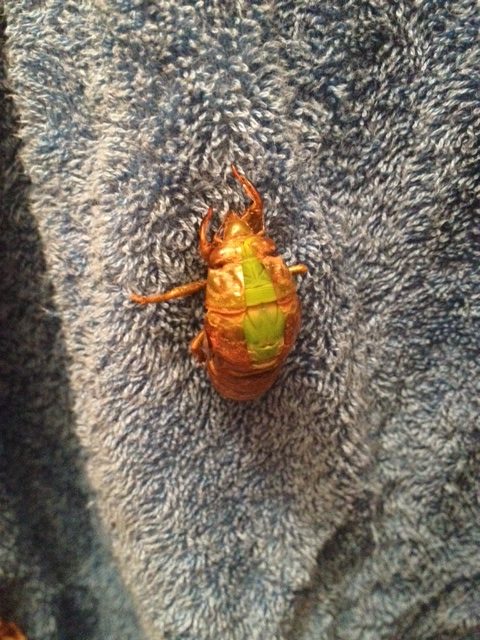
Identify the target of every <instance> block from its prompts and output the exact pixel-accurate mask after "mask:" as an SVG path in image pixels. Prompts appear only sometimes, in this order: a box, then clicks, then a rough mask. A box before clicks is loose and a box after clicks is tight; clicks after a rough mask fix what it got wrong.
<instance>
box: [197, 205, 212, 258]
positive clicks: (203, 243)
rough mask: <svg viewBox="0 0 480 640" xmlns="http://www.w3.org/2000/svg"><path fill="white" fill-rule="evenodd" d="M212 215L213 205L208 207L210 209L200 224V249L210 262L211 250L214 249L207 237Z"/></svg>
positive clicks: (203, 256) (201, 253)
mask: <svg viewBox="0 0 480 640" xmlns="http://www.w3.org/2000/svg"><path fill="white" fill-rule="evenodd" d="M212 216H213V209H212V207H208V211H207V213H206V214H205V217H204V218H203V220H202V224H201V225H200V241H199V251H200V255H201V256H202V258H203V259H204V260H205V262H208V256H209V255H210V251H211V250H212V243H211V242H209V241H208V238H207V232H208V227H209V226H210V221H211V219H212Z"/></svg>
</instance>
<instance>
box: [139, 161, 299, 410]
mask: <svg viewBox="0 0 480 640" xmlns="http://www.w3.org/2000/svg"><path fill="white" fill-rule="evenodd" d="M232 173H233V176H234V177H235V178H236V179H237V180H238V181H239V182H240V184H241V185H242V187H243V188H244V190H245V192H246V194H247V196H249V198H250V199H251V203H250V204H249V206H248V207H247V208H246V209H245V211H244V212H243V213H241V214H237V213H235V212H234V211H229V212H228V213H227V215H226V216H225V219H224V220H223V223H222V225H221V226H220V228H219V230H218V231H217V232H216V233H215V234H214V236H213V238H212V239H211V240H209V239H208V228H209V225H210V221H211V218H212V215H213V210H212V208H211V207H210V208H209V209H208V211H207V214H206V215H205V217H204V219H203V221H202V224H201V227H200V242H199V250H200V254H201V256H202V257H203V259H204V260H205V261H206V262H207V264H208V275H207V279H206V280H198V281H196V282H190V283H188V284H185V285H181V286H179V287H175V288H174V289H171V290H170V291H167V292H165V293H160V294H153V295H148V296H142V295H135V294H134V295H131V300H132V301H133V302H137V303H140V304H147V303H152V302H157V303H158V302H166V301H167V300H172V299H174V298H179V297H182V296H186V295H189V294H192V293H196V292H197V291H200V290H202V289H205V290H206V296H205V307H206V314H205V321H204V326H203V328H202V330H201V331H200V332H199V333H198V334H197V336H195V338H194V339H193V340H192V342H191V351H192V353H193V355H194V356H195V357H196V359H197V360H198V361H199V362H201V363H203V364H204V365H205V366H206V369H207V371H208V373H209V375H210V378H211V380H212V383H213V385H214V387H215V388H216V389H217V391H218V392H219V393H220V394H221V395H222V396H223V397H225V398H229V399H232V400H254V399H256V398H258V397H259V396H261V395H262V394H263V393H265V391H267V390H268V389H269V388H270V387H271V386H272V384H273V383H274V382H275V379H276V378H277V376H278V373H279V371H280V367H281V365H282V363H283V361H284V360H285V358H286V357H287V355H288V353H289V352H290V351H291V349H292V347H293V344H294V342H295V339H296V337H297V335H298V332H299V330H300V321H301V319H300V318H301V316H300V303H299V300H298V296H297V293H296V286H295V282H294V280H293V277H292V276H293V275H295V274H301V273H306V272H307V267H306V266H305V265H301V264H299V265H295V266H292V267H287V266H286V265H285V263H284V261H283V260H282V258H281V257H280V256H278V255H276V247H275V244H274V242H273V241H272V240H271V239H270V238H268V237H267V236H265V230H264V221H263V204H262V199H261V197H260V194H259V193H258V192H257V190H256V189H255V187H254V186H253V184H252V183H251V182H250V181H249V180H248V179H247V178H246V177H245V176H243V175H241V174H240V173H239V172H238V171H237V169H236V168H235V166H233V165H232Z"/></svg>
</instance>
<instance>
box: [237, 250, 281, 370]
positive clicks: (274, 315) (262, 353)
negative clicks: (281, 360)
mask: <svg viewBox="0 0 480 640" xmlns="http://www.w3.org/2000/svg"><path fill="white" fill-rule="evenodd" d="M243 255H244V258H243V260H242V270H243V279H244V287H245V303H246V307H247V308H246V310H245V317H244V320H243V332H244V335H245V341H246V343H247V348H248V352H249V354H250V357H251V359H252V361H253V362H256V363H262V362H265V361H266V360H271V359H272V358H275V357H276V356H277V355H278V353H279V352H280V350H281V348H282V346H283V332H284V329H285V316H284V315H283V313H282V311H281V310H280V308H279V306H278V304H277V296H276V293H275V289H274V287H273V283H272V280H271V278H270V276H269V274H268V272H267V270H266V269H265V267H264V266H263V264H262V263H261V262H260V260H259V259H258V258H256V257H255V256H253V255H252V252H251V250H250V247H249V246H248V244H247V243H244V247H243Z"/></svg>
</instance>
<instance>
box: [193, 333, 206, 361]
mask: <svg viewBox="0 0 480 640" xmlns="http://www.w3.org/2000/svg"><path fill="white" fill-rule="evenodd" d="M204 342H205V330H204V329H202V330H201V331H199V332H198V333H197V335H196V336H195V337H194V338H193V340H192V341H191V342H190V351H191V352H192V354H193V355H194V356H195V358H196V359H197V360H198V361H199V362H205V360H206V359H207V356H206V353H205V351H204V349H203V345H204Z"/></svg>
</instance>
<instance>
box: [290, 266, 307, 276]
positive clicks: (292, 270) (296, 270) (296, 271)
mask: <svg viewBox="0 0 480 640" xmlns="http://www.w3.org/2000/svg"><path fill="white" fill-rule="evenodd" d="M288 270H289V271H290V273H291V274H292V275H293V276H297V275H299V274H301V273H308V267H307V266H306V265H304V264H294V265H293V267H288Z"/></svg>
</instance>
